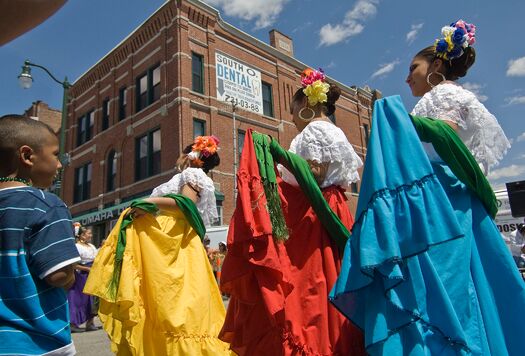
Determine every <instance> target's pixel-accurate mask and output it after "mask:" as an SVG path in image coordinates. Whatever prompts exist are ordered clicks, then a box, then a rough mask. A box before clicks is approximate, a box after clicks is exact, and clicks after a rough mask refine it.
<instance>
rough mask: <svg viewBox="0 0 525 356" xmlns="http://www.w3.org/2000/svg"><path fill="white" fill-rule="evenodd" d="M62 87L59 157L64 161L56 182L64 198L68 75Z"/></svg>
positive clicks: (56, 188)
mask: <svg viewBox="0 0 525 356" xmlns="http://www.w3.org/2000/svg"><path fill="white" fill-rule="evenodd" d="M62 87H63V88H64V94H63V97H62V118H61V122H60V141H59V143H58V144H59V159H60V161H61V163H62V169H61V170H60V171H59V172H58V177H57V181H56V184H55V194H56V195H58V196H59V197H60V198H62V178H63V175H64V167H65V166H66V164H67V163H68V162H66V159H65V155H64V152H65V147H66V120H67V102H68V95H69V88H70V87H71V84H69V82H68V81H67V77H65V78H64V82H63V83H62Z"/></svg>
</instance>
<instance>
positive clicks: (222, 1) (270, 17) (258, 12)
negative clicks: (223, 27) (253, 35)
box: [204, 0, 289, 29]
mask: <svg viewBox="0 0 525 356" xmlns="http://www.w3.org/2000/svg"><path fill="white" fill-rule="evenodd" d="M204 1H205V2H207V3H208V4H210V5H211V6H215V7H220V8H221V9H222V11H224V13H225V14H226V15H227V16H232V17H237V18H240V19H242V20H245V21H252V20H255V19H256V21H255V28H256V29H261V28H264V27H268V26H271V25H272V24H273V23H274V22H275V20H276V19H277V17H278V16H279V14H280V13H281V12H282V11H283V7H284V5H285V4H286V3H287V2H288V1H289V0H204Z"/></svg>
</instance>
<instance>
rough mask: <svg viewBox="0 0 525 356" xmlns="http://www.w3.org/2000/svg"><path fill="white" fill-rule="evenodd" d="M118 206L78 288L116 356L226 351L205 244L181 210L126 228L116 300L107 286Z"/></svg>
mask: <svg viewBox="0 0 525 356" xmlns="http://www.w3.org/2000/svg"><path fill="white" fill-rule="evenodd" d="M126 212H127V210H126V211H124V212H123V213H122V215H121V216H120V219H119V221H118V223H117V225H116V226H115V228H114V229H113V230H112V231H111V233H110V235H109V236H108V238H107V240H106V242H105V243H104V246H102V247H101V248H100V251H99V253H98V256H97V258H96V259H95V261H94V263H93V266H92V268H91V272H90V273H89V278H88V280H87V283H86V286H85V288H84V292H85V293H87V294H92V295H96V296H98V297H99V298H100V309H99V317H100V320H101V321H102V323H103V325H104V330H105V331H106V332H107V333H108V335H109V338H110V339H111V350H112V351H113V352H114V353H116V354H118V355H155V356H161V355H210V356H211V355H214V356H215V355H231V354H233V353H232V352H231V351H230V350H229V345H228V344H227V343H224V342H222V341H221V340H219V339H218V338H217V335H218V334H219V331H220V330H221V327H222V325H223V323H224V318H225V314H226V312H225V309H224V304H223V301H222V298H221V295H220V292H219V289H218V287H217V283H216V281H215V278H214V277H213V272H212V269H211V266H210V263H209V261H208V257H207V255H206V251H205V249H204V247H203V245H202V243H201V241H200V239H199V236H198V235H197V234H196V232H195V231H194V230H193V228H192V227H191V226H190V224H189V223H188V222H187V220H186V219H185V217H184V215H183V214H182V212H180V211H177V212H173V213H164V215H159V216H157V217H153V216H151V215H145V216H142V217H140V218H138V219H136V220H135V221H134V222H133V225H131V226H130V227H129V228H128V229H127V231H126V237H127V238H126V240H127V241H126V250H125V252H124V260H123V263H122V272H121V277H120V283H119V288H118V292H117V295H116V300H114V301H113V300H112V298H111V297H110V296H109V293H108V285H109V282H110V280H111V277H112V276H113V269H114V261H115V250H116V245H117V238H118V231H119V228H120V224H121V223H122V218H123V216H124V214H125V213H126Z"/></svg>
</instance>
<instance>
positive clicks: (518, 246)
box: [508, 223, 525, 268]
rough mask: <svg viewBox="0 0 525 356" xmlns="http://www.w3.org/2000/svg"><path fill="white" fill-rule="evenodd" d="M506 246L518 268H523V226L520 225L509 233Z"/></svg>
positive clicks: (524, 265)
mask: <svg viewBox="0 0 525 356" xmlns="http://www.w3.org/2000/svg"><path fill="white" fill-rule="evenodd" d="M508 246H509V248H510V252H511V253H512V257H513V258H514V261H515V262H516V265H517V266H518V267H519V268H525V224H524V223H520V224H518V227H517V228H516V230H514V231H512V232H511V233H510V238H509V241H508Z"/></svg>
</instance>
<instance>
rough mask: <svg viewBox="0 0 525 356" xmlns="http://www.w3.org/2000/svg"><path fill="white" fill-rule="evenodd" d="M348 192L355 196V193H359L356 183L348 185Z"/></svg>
mask: <svg viewBox="0 0 525 356" xmlns="http://www.w3.org/2000/svg"><path fill="white" fill-rule="evenodd" d="M350 191H351V192H352V193H355V194H357V193H358V192H359V190H358V189H357V183H356V182H354V183H352V184H351V185H350Z"/></svg>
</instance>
